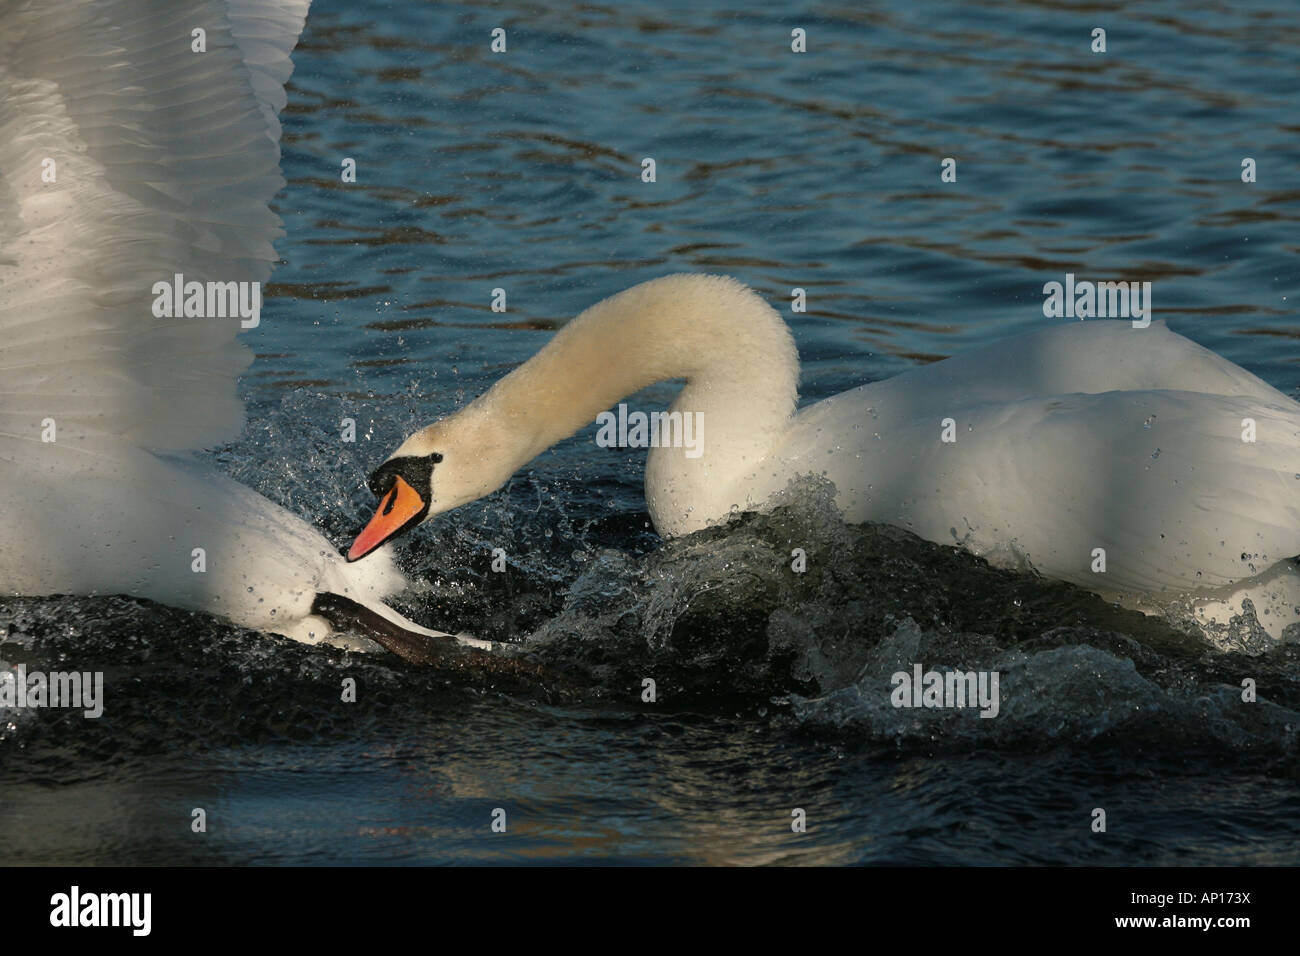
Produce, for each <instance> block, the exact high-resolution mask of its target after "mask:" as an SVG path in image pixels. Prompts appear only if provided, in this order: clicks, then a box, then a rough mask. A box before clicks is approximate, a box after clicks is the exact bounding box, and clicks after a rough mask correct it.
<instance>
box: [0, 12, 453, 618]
mask: <svg viewBox="0 0 1300 956" xmlns="http://www.w3.org/2000/svg"><path fill="white" fill-rule="evenodd" d="M307 7H308V3H307V2H306V0H184V2H175V0H153V2H149V0H97V2H94V3H84V4H81V3H66V2H46V0H28V2H19V3H10V4H7V5H6V6H5V8H4V10H3V12H2V13H0V243H2V251H0V394H2V396H3V399H2V402H0V514H3V516H4V517H3V520H0V591H3V592H4V593H8V594H51V593H72V594H88V593H127V594H133V595H139V596H144V597H149V598H152V599H154V600H157V601H160V602H163V603H167V604H172V605H177V606H180V607H186V608H193V609H197V610H203V611H208V612H211V613H215V614H220V615H223V616H225V617H228V618H230V619H231V620H233V621H235V622H237V623H239V624H242V625H245V626H248V627H255V628H261V629H264V630H268V631H274V632H278V633H282V634H286V635H289V636H291V637H295V638H298V639H302V640H320V639H324V638H326V637H327V636H329V635H330V630H331V629H330V626H329V625H328V624H327V623H326V622H325V621H324V620H322V619H321V618H319V617H317V616H314V615H312V614H311V606H312V602H313V599H314V598H315V596H316V594H317V592H319V591H329V592H335V593H338V594H344V595H346V596H348V597H350V598H352V599H354V600H356V601H358V602H360V603H362V604H364V605H366V606H367V607H369V608H371V609H372V610H373V611H375V612H376V613H378V614H380V615H381V616H383V617H385V618H387V619H388V620H391V621H395V622H399V623H400V624H401V625H402V626H404V627H406V628H411V629H416V630H420V631H421V632H422V633H426V634H436V633H437V632H426V631H423V629H418V628H414V625H411V624H410V623H409V622H406V621H403V620H402V619H401V618H400V617H398V616H397V615H396V614H395V613H394V612H392V611H391V610H390V609H388V608H387V607H385V606H383V605H382V604H381V603H380V598H382V597H383V596H385V595H388V594H391V593H393V592H395V591H398V590H400V589H401V588H402V587H403V585H404V581H403V578H402V577H401V575H400V574H399V573H398V572H397V571H396V569H395V568H394V566H393V564H392V562H391V559H390V558H389V556H388V555H387V554H381V555H379V559H378V560H377V561H376V562H375V563H374V564H373V566H371V565H369V564H367V565H365V566H360V565H348V564H346V563H345V562H343V561H342V560H341V559H340V558H339V557H338V555H337V554H336V553H335V550H334V548H333V547H332V546H331V545H330V543H329V542H328V541H327V540H326V539H325V538H324V537H323V536H322V535H321V534H319V533H318V532H317V531H316V530H315V529H314V528H312V527H311V526H310V525H309V524H308V523H307V522H305V521H303V520H302V519H301V518H299V517H297V516H295V515H293V514H291V513H289V512H288V511H286V510H284V509H283V508H280V507H278V506H276V505H274V504H273V503H271V502H270V501H268V500H267V499H265V498H263V497H262V496H260V495H258V494H256V493H255V492H253V491H252V490H251V489H249V488H247V487H245V486H243V485H240V484H238V483H236V482H234V481H231V480H229V479H227V478H225V477H223V476H221V475H219V474H217V473H216V472H215V471H213V470H212V469H211V468H209V467H207V466H205V465H203V464H201V463H199V462H198V461H196V460H193V459H192V458H191V457H189V455H188V453H189V452H191V451H192V450H197V449H202V448H206V447H209V446H212V445H214V444H217V443H221V442H224V441H228V440H230V439H233V438H235V437H237V436H238V435H239V433H240V430H241V427H242V424H243V415H244V410H243V406H242V403H241V402H240V400H239V398H238V395H237V393H236V378H237V376H238V374H239V372H240V371H241V370H242V369H243V368H244V367H245V366H247V364H248V362H249V360H250V353H249V351H248V349H247V348H246V347H245V346H244V345H243V344H241V343H240V342H239V341H238V340H237V338H236V335H237V333H239V332H240V320H239V319H238V318H216V317H204V318H157V317H155V316H154V314H153V309H152V306H153V301H154V293H153V291H152V290H153V286H154V283H155V282H158V281H166V282H170V281H172V277H173V275H175V274H177V273H180V274H182V275H184V276H185V278H186V280H195V281H199V282H208V281H217V282H262V281H265V280H266V279H267V278H268V277H269V275H270V273H271V267H272V264H273V263H274V262H275V260H276V258H277V257H276V254H275V251H274V249H273V248H272V241H273V240H274V239H276V238H277V237H278V236H279V235H280V234H281V230H280V223H279V220H278V219H277V217H276V216H275V215H274V214H273V213H272V212H271V210H270V208H269V205H268V204H269V202H270V200H271V198H272V197H273V196H274V195H275V193H276V192H277V191H278V190H279V189H280V188H281V187H282V186H283V184H284V180H283V179H282V177H281V175H280V170H279V161H280V149H279V136H280V124H279V121H278V119H277V114H278V112H279V110H280V109H281V107H283V105H284V102H285V94H284V82H285V80H286V79H287V78H288V76H289V74H290V72H291V70H292V63H291V61H290V59H289V53H290V51H291V50H292V49H293V47H294V45H295V43H296V42H297V39H298V34H299V32H300V31H301V29H302V26H303V22H304V18H305V16H306V13H307ZM195 29H202V30H203V31H205V34H206V37H205V40H206V52H194V51H193V50H192V48H191V44H192V31H194V30H195ZM51 163H52V165H51ZM51 170H52V172H53V181H48V180H49V171H51ZM43 174H44V175H43ZM51 422H52V423H53V427H54V429H55V431H54V435H55V437H56V440H55V441H54V442H47V441H43V440H42V437H43V435H45V434H48V429H47V426H48V425H49V423H51ZM197 548H201V549H203V552H204V563H205V564H206V570H203V571H196V570H195V568H196V567H198V564H197V563H196V559H195V556H194V549H197Z"/></svg>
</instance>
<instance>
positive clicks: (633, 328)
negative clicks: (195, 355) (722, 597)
mask: <svg viewBox="0 0 1300 956" xmlns="http://www.w3.org/2000/svg"><path fill="white" fill-rule="evenodd" d="M798 376H799V365H798V357H797V353H796V351H795V347H794V343H793V341H792V339H791V337H790V332H789V330H788V329H787V328H786V326H785V323H784V322H783V321H782V320H781V318H780V317H779V316H778V315H777V313H776V312H775V311H774V310H773V309H772V308H771V307H770V306H768V305H767V304H766V303H765V302H764V301H763V300H762V299H761V298H760V297H759V296H758V295H756V294H755V293H754V292H752V291H750V290H749V289H747V288H746V287H745V286H744V285H742V284H741V283H739V282H736V281H734V280H732V279H728V278H724V277H717V276H700V275H678V276H670V277H667V278H662V279H656V280H653V281H650V282H645V283H642V284H641V285H637V286H634V287H633V288H631V289H628V290H627V291H625V292H622V293H619V294H618V295H615V296H612V297H610V298H608V299H606V300H604V301H602V302H599V303H597V304H596V305H594V306H592V307H591V308H589V309H587V310H586V311H585V312H583V313H582V314H581V315H579V316H577V317H576V318H575V319H573V320H572V321H571V322H569V323H568V324H567V325H566V326H565V327H564V328H562V329H561V330H560V331H559V332H558V333H557V334H556V335H555V337H554V338H553V339H552V340H551V341H550V342H549V343H548V344H547V345H546V346H545V347H544V348H543V349H542V350H541V351H540V352H538V353H537V354H536V355H535V356H533V357H532V358H531V359H530V360H528V361H527V362H526V363H524V364H523V365H521V366H520V367H519V368H517V369H515V370H514V371H512V372H511V373H510V374H508V375H506V376H505V377H504V378H502V379H501V380H500V381H498V382H497V383H496V384H495V385H494V386H493V387H492V388H491V389H489V390H488V391H487V392H486V393H484V394H483V395H482V396H480V397H479V398H477V399H475V400H474V401H473V402H471V403H470V404H468V405H467V406H465V407H464V408H462V409H460V410H459V411H457V412H455V413H454V414H452V415H450V416H448V417H446V418H444V419H442V420H441V421H438V422H435V423H434V424H432V425H430V426H428V427H427V428H424V429H422V430H421V431H419V432H417V433H415V434H414V435H412V436H411V437H410V438H408V439H407V440H406V441H405V442H404V443H403V444H402V445H401V446H400V447H399V448H398V449H397V450H396V451H395V452H394V453H393V455H392V456H391V457H390V458H389V459H388V460H387V461H386V462H385V463H384V464H383V465H381V466H380V468H379V469H378V470H377V471H376V472H375V473H374V474H373V475H372V476H371V480H370V485H371V490H372V491H373V492H374V493H375V494H376V496H378V497H379V498H380V499H381V500H380V507H379V510H378V511H377V513H376V515H375V517H374V518H373V519H372V520H371V522H370V523H369V524H368V525H367V526H366V528H365V529H364V530H363V531H362V533H361V534H360V535H359V536H358V538H357V539H356V542H355V543H354V544H353V546H352V548H351V550H350V552H349V555H348V556H349V559H350V560H357V559H359V558H362V557H364V556H365V555H366V554H368V553H370V551H372V550H373V549H374V548H376V547H378V546H379V545H381V544H383V543H384V542H386V541H389V540H391V539H392V538H393V537H395V536H397V535H398V534H401V533H402V532H404V531H406V530H408V529H409V528H411V527H414V526H415V525H417V524H419V523H420V522H421V521H424V520H427V519H428V518H429V517H430V516H431V515H434V514H438V513H440V512H444V511H447V510H449V509H451V508H455V507H457V506H459V505H462V504H464V503H466V502H468V501H472V500H474V499H476V498H479V497H482V496H483V495H486V494H488V493H490V492H492V491H493V490H495V489H497V488H499V487H500V486H501V485H502V484H503V483H504V482H505V481H506V479H507V478H509V477H510V476H511V475H512V474H513V473H514V472H515V471H516V470H518V469H519V468H520V467H521V466H522V465H524V464H525V463H526V462H528V461H529V460H531V459H532V458H533V457H535V456H536V455H537V454H539V453H540V452H541V451H543V450H544V449H546V448H548V447H550V446H551V445H553V444H555V443H556V442H558V441H560V440H561V439H563V438H565V437H567V436H569V435H571V434H573V433H574V432H575V431H577V430H578V429H580V428H582V427H584V426H586V425H590V424H592V423H593V422H594V421H595V420H596V416H597V415H598V413H600V412H602V411H604V410H606V409H608V408H610V407H611V406H612V405H613V404H614V403H615V402H617V401H619V400H620V399H622V398H624V397H625V396H627V395H629V394H631V393H633V392H635V391H637V390H638V389H640V388H642V387H644V386H647V385H649V384H651V383H654V382H659V381H662V380H665V379H675V378H684V379H685V380H686V384H685V387H683V388H682V390H681V392H680V393H679V394H678V396H677V398H676V400H675V401H674V402H673V403H672V406H671V409H670V412H672V413H680V414H682V415H687V414H692V413H698V414H699V416H700V420H702V424H703V445H702V453H701V454H698V456H697V457H691V453H689V450H688V449H687V448H686V447H662V446H661V447H654V448H652V449H651V451H650V453H649V458H648V461H647V464H646V478H645V487H646V502H647V505H648V507H649V511H650V515H651V517H652V519H653V521H654V524H655V527H656V528H657V529H658V530H659V532H660V533H661V534H664V535H667V536H672V535H681V534H686V533H689V532H691V531H695V530H697V529H700V528H703V527H705V526H707V525H710V524H713V523H716V522H719V521H722V520H724V519H726V518H727V517H728V515H729V514H731V513H732V512H733V511H736V510H745V509H751V508H761V507H763V506H764V504H765V503H766V502H768V501H769V499H771V497H772V495H773V494H774V493H776V492H778V491H780V490H782V489H783V488H785V487H786V486H787V484H788V483H789V481H790V480H791V479H792V478H794V477H796V476H799V475H803V474H811V475H822V476H825V477H827V478H829V479H830V480H831V481H833V482H834V483H835V488H836V503H837V505H838V507H839V508H840V510H841V511H842V512H843V514H844V517H845V518H846V519H847V520H849V521H853V522H861V521H868V520H870V521H876V522H883V523H889V524H895V525H899V526H901V527H904V528H907V529H908V530H910V531H912V532H914V533H916V534H917V535H920V536H921V537H923V538H927V539H929V540H931V541H936V542H941V543H948V544H959V545H962V546H964V547H966V548H968V549H970V550H971V551H973V552H975V553H977V554H983V555H987V556H990V557H991V558H994V559H1002V560H1006V559H1008V558H1012V559H1015V560H1027V561H1028V562H1029V563H1030V564H1032V566H1033V567H1034V568H1036V569H1037V570H1038V571H1039V572H1040V573H1042V574H1044V575H1046V576H1048V577H1053V578H1060V579H1063V580H1066V581H1071V582H1074V583H1076V584H1079V585H1082V586H1084V587H1086V588H1089V589H1091V590H1093V591H1096V592H1098V593H1101V594H1103V595H1106V596H1107V597H1111V598H1113V599H1116V600H1119V601H1122V602H1124V603H1126V604H1129V605H1131V606H1137V607H1144V608H1146V609H1149V608H1150V605H1152V604H1161V605H1163V604H1166V603H1170V602H1171V601H1173V600H1175V599H1182V598H1183V597H1185V596H1187V595H1192V596H1193V597H1194V598H1195V599H1196V600H1197V603H1198V605H1199V608H1200V613H1201V614H1202V617H1203V618H1204V619H1205V621H1206V622H1207V623H1227V620H1228V618H1229V617H1230V616H1231V615H1232V614H1235V613H1239V612H1240V611H1241V608H1242V605H1241V599H1242V598H1243V597H1250V598H1251V600H1252V601H1253V602H1254V603H1255V605H1256V612H1257V614H1258V615H1259V618H1260V622H1261V624H1262V625H1263V626H1264V627H1265V628H1266V629H1268V630H1269V633H1271V634H1274V635H1277V634H1280V632H1281V629H1282V627H1284V626H1286V625H1287V624H1289V623H1292V622H1295V621H1297V620H1300V619H1297V618H1296V617H1295V607H1296V606H1297V601H1296V598H1297V596H1300V587H1297V584H1300V575H1297V574H1296V572H1295V569H1294V567H1293V566H1292V565H1291V564H1290V563H1289V562H1287V561H1286V560H1285V559H1288V558H1291V557H1293V556H1295V555H1297V554H1300V404H1297V403H1296V402H1294V401H1292V400H1291V399H1289V398H1288V397H1287V396H1285V395H1283V394H1282V393H1281V392H1279V391H1277V390H1276V389H1273V388H1271V387H1270V386H1268V385H1266V384H1265V383H1264V382H1262V381H1261V380H1260V379H1258V378H1256V377H1255V376H1253V375H1251V374H1250V373H1248V372H1246V371H1245V370H1243V369H1241V368H1239V367H1237V366H1235V365H1233V364H1232V363H1231V362H1228V361H1227V360H1225V359H1223V358H1220V357H1219V356H1217V355H1215V354H1214V353H1213V352H1210V351H1208V350H1206V349H1204V348H1201V347H1200V346H1198V345H1196V344H1194V343H1192V342H1190V341H1189V340H1187V339H1185V338H1183V337H1181V336H1179V335H1176V334H1175V333H1173V332H1171V331H1169V329H1168V328H1166V327H1165V325H1164V323H1162V322H1156V323H1152V324H1151V325H1150V326H1149V327H1147V328H1135V327H1134V326H1133V325H1132V323H1129V322H1120V321H1089V322H1075V323H1069V324H1060V325H1052V326H1051V327H1049V328H1046V329H1044V330H1042V331H1039V332H1034V333H1031V334H1028V335H1023V336H1020V337H1017V338H1013V339H1010V340H1007V341H1003V342H998V343H996V344H993V345H990V346H988V347H985V348H981V349H978V350H976V351H973V352H970V353H967V354H964V355H960V356H957V357H955V358H951V359H948V360H946V361H943V362H938V363H935V364H932V365H927V366H923V367H919V368H916V369H912V370H910V371H908V372H906V373H904V374H901V375H898V376H897V377H895V378H891V379H888V380H886V381H881V382H876V383H873V384H870V385H864V386H862V387H861V388H856V389H853V390H852V391H848V392H844V393H842V394H840V395H836V396H834V397H832V398H829V399H826V400H825V401H822V402H818V403H817V404H815V405H812V406H810V407H808V408H805V409H803V410H801V411H799V412H797V413H796V412H795V406H796V398H797V396H796V389H797V384H798ZM945 419H951V420H952V423H951V425H950V426H949V427H948V428H947V429H945ZM1246 419H1250V420H1251V421H1252V422H1253V423H1254V425H1253V429H1254V439H1255V440H1254V441H1244V440H1243V429H1244V428H1245V427H1246V426H1247V425H1248V424H1249V423H1246V422H1245V420H1246ZM945 430H947V431H948V432H949V435H948V437H951V438H955V440H954V441H944V440H943V439H944V437H945V435H944V432H945ZM1099 549H1100V550H1099ZM1103 551H1104V560H1105V563H1104V571H1102V570H1099V568H1100V567H1101V565H1100V564H1099V560H1098V559H1099V556H1101V555H1102V552H1103ZM1270 568H1273V570H1272V573H1271V576H1270V575H1267V574H1264V572H1266V570H1268V569H1270ZM1252 578H1253V579H1255V580H1253V581H1250V582H1247V579H1252ZM1244 582H1245V583H1246V584H1248V587H1247V586H1244V584H1243V583H1244Z"/></svg>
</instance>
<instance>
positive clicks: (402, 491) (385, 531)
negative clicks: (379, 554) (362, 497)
mask: <svg viewBox="0 0 1300 956" xmlns="http://www.w3.org/2000/svg"><path fill="white" fill-rule="evenodd" d="M428 510H429V506H428V504H426V503H425V500H424V499H423V498H421V497H420V493H419V492H417V491H416V490H415V489H414V488H412V487H411V486H410V485H409V484H407V483H406V480H405V479H404V478H402V477H401V476H400V475H399V476H397V478H396V479H395V480H394V482H393V487H392V488H391V489H389V492H388V494H386V495H384V496H383V497H382V498H381V499H380V500H379V508H378V510H376V511H375V516H374V517H373V518H371V519H370V523H369V524H368V525H366V526H365V528H364V529H363V530H362V532H361V533H360V534H359V535H357V540H355V541H353V542H352V547H351V548H349V549H348V560H349V561H356V560H358V559H359V558H364V557H365V556H366V555H368V554H369V553H370V552H371V551H373V550H375V548H377V547H379V546H380V545H381V544H383V543H384V542H385V541H388V540H390V539H392V538H395V537H397V536H398V535H399V534H401V533H402V532H403V531H408V530H410V529H411V528H414V527H415V526H416V525H417V524H419V523H420V521H421V520H422V519H423V518H424V516H425V514H426V513H427V512H428Z"/></svg>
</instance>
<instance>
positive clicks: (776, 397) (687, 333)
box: [458, 275, 799, 476]
mask: <svg viewBox="0 0 1300 956" xmlns="http://www.w3.org/2000/svg"><path fill="white" fill-rule="evenodd" d="M798 376H799V360H798V353H797V351H796V349H795V346H794V341H793V339H792V338H791V336H790V331H789V329H788V328H786V325H785V323H784V322H783V321H782V320H781V317H780V316H779V315H777V313H776V312H775V310H773V309H772V307H771V306H769V305H768V304H767V303H766V302H765V301H763V299H762V298H761V297H760V296H758V295H757V294H756V293H754V292H753V291H751V290H750V289H749V288H747V287H746V286H745V285H743V284H742V283H740V282H737V281H735V280H734V279H729V278H725V277H722V276H703V275H678V276H668V277H665V278H663V279H655V280H652V281H650V282H644V283H642V284H640V285H637V286H633V287H632V288H631V289H628V290H626V291H625V292H621V293H619V294H618V295H615V296H611V297H610V298H608V299H604V300H603V301H601V302H598V303H597V304H596V305H594V306H592V307H591V308H589V309H587V310H586V311H584V312H583V313H581V314H580V315H578V316H577V317H576V318H575V319H573V320H572V321H571V322H569V323H568V324H567V325H565V326H564V328H562V329H561V330H560V331H559V332H558V333H556V335H555V337H554V338H553V339H552V340H551V341H550V342H549V343H548V344H547V345H546V347H545V348H543V349H542V350H541V351H540V352H538V353H537V354H536V355H534V356H533V357H532V358H531V359H529V360H528V361H527V362H525V363H524V364H523V365H521V366H520V367H519V368H517V369H515V370H514V371H513V372H511V373H510V374H509V375H507V376H505V377H504V378H502V379H501V380H500V381H499V382H497V383H496V384H495V385H494V386H493V387H492V388H491V389H490V390H489V391H487V392H485V393H484V394H483V395H482V396H480V397H479V398H477V399H475V400H474V401H473V402H472V403H470V404H469V405H468V406H466V407H465V408H464V409H463V410H462V411H461V412H460V413H458V414H459V415H461V416H466V417H468V418H471V419H473V418H479V419H483V421H482V422H481V424H484V425H486V424H487V423H488V421H490V422H491V424H492V426H493V427H494V428H497V429H504V430H505V432H506V435H507V436H508V437H507V438H506V441H505V443H504V444H505V445H506V447H509V448H511V449H512V450H513V451H514V455H513V456H512V457H513V460H512V461H510V462H508V463H506V464H507V468H508V473H507V476H508V474H513V473H514V472H515V471H517V470H518V469H519V467H521V466H522V465H523V464H525V463H527V462H528V461H530V460H532V459H533V458H534V457H536V456H537V455H538V454H540V453H541V452H542V451H544V450H545V449H547V448H549V447H550V446H551V445H554V444H555V443H556V442H558V441H561V440H563V439H564V438H567V437H568V436H569V435H572V434H573V433H574V432H576V431H578V430H579V429H581V428H583V427H585V426H587V425H590V424H592V423H593V422H594V421H595V420H596V416H597V415H598V414H599V413H601V412H603V411H606V410H608V409H609V408H610V407H611V406H613V405H614V404H615V403H617V402H618V401H619V400H621V399H623V398H625V397H627V396H628V395H631V394H632V393H633V392H636V391H638V390H640V389H642V388H644V387H646V386H647V385H652V384H654V383H656V382H661V381H664V380H666V379H676V378H684V379H686V387H685V388H684V389H683V390H682V392H681V393H680V394H679V395H678V397H677V399H676V400H675V401H674V402H673V405H672V411H681V412H684V413H686V412H692V413H699V414H700V415H701V416H702V420H703V424H704V428H705V429H706V438H705V448H704V451H705V453H706V454H707V455H708V457H709V458H710V459H711V460H713V461H714V462H721V461H724V460H726V459H727V458H729V457H731V456H733V455H734V454H737V453H739V449H741V448H759V447H770V446H771V444H772V442H773V441H774V439H775V437H776V436H777V435H779V434H780V433H781V432H782V431H784V429H785V427H786V426H787V424H788V423H789V420H790V416H791V414H792V413H793V411H794V407H795V403H796V400H797V397H798V395H797V392H798ZM498 437H502V436H498ZM498 447H501V446H500V445H498ZM652 454H653V453H652Z"/></svg>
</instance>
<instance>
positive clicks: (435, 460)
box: [429, 451, 442, 465]
mask: <svg viewBox="0 0 1300 956" xmlns="http://www.w3.org/2000/svg"><path fill="white" fill-rule="evenodd" d="M429 461H431V462H433V463H434V464H435V465H436V464H438V462H440V461H442V453H441V452H437V451H435V452H434V453H433V454H432V455H430V456H429Z"/></svg>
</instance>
